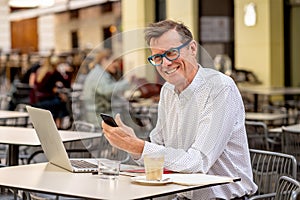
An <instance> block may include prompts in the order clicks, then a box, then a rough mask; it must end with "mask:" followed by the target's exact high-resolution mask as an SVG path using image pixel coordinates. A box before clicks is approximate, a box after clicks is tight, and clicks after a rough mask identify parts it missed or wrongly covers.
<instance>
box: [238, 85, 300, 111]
mask: <svg viewBox="0 0 300 200" xmlns="http://www.w3.org/2000/svg"><path fill="white" fill-rule="evenodd" d="M239 90H240V91H241V92H244V93H248V94H252V95H254V111H255V112H257V111H258V96H259V95H264V96H267V97H268V98H269V97H270V96H280V95H284V96H292V95H300V87H239Z"/></svg>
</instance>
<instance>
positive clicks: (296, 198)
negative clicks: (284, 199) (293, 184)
mask: <svg viewBox="0 0 300 200" xmlns="http://www.w3.org/2000/svg"><path fill="white" fill-rule="evenodd" d="M291 200H300V188H298V189H297V190H295V191H293V192H292V196H291Z"/></svg>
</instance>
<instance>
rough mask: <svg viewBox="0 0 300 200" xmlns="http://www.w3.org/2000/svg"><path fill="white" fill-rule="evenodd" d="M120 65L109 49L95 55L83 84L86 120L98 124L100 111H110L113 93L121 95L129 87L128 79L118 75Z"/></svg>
mask: <svg viewBox="0 0 300 200" xmlns="http://www.w3.org/2000/svg"><path fill="white" fill-rule="evenodd" d="M120 67H121V66H120V60H119V59H114V58H113V56H112V52H111V50H109V49H103V50H101V51H100V52H98V54H97V55H96V57H95V60H94V67H93V68H92V69H91V70H90V72H89V73H88V75H87V77H86V79H85V82H84V86H83V101H84V106H85V113H86V116H85V120H86V121H88V122H90V123H93V124H99V122H98V118H99V114H100V113H111V112H112V109H111V98H112V95H113V93H114V94H120V96H122V95H123V92H124V91H125V90H127V89H129V86H130V85H129V81H127V80H126V79H121V78H120V76H119V74H120ZM114 100H115V99H114Z"/></svg>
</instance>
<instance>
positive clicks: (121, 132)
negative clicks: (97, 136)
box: [102, 114, 145, 156]
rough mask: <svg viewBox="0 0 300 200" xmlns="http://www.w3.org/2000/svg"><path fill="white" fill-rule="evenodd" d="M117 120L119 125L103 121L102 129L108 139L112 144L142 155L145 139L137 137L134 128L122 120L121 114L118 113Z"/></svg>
mask: <svg viewBox="0 0 300 200" xmlns="http://www.w3.org/2000/svg"><path fill="white" fill-rule="evenodd" d="M115 120H116V122H117V124H118V127H111V126H109V125H107V124H106V123H105V122H104V121H102V129H103V133H104V135H105V137H106V139H107V140H108V141H109V143H110V144H111V145H112V146H115V147H117V148H119V149H121V150H123V151H127V152H128V153H131V154H134V155H136V156H140V155H141V154H142V152H143V149H144V145H145V141H143V140H141V139H139V138H138V137H136V135H135V133H134V131H133V129H132V128H130V127H129V126H126V125H125V124H124V123H123V122H122V120H121V117H120V114H117V115H116V118H115Z"/></svg>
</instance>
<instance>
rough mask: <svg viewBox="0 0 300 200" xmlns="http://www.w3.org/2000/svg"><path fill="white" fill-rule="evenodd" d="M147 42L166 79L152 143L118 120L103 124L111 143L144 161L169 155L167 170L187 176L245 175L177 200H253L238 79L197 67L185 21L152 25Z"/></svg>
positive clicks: (151, 134) (194, 45)
mask: <svg viewBox="0 0 300 200" xmlns="http://www.w3.org/2000/svg"><path fill="white" fill-rule="evenodd" d="M145 39H146V42H147V43H148V44H149V46H150V49H151V56H149V58H148V61H149V62H150V63H151V64H152V65H153V66H154V67H156V69H157V71H158V72H159V74H160V75H161V76H162V77H163V78H164V79H165V80H166V83H165V84H164V85H163V87H162V90H161V94H160V101H159V106H158V121H157V124H156V127H155V128H154V129H153V130H152V131H151V133H150V140H151V142H147V141H143V140H141V139H139V138H137V137H136V136H135V133H134V131H133V129H132V128H130V127H128V126H126V125H125V124H124V123H123V122H122V120H121V119H120V115H117V116H116V121H117V124H118V125H119V127H111V126H109V125H107V124H105V123H104V122H102V128H103V132H104V134H105V137H106V138H107V139H108V140H109V142H110V143H111V144H112V145H113V146H116V147H118V148H120V149H122V150H124V151H127V152H129V153H131V154H132V156H133V158H134V159H136V162H138V163H143V157H144V155H145V154H147V153H163V154H164V155H165V166H164V167H165V168H167V169H169V170H172V171H177V172H185V173H205V174H214V175H221V176H230V177H240V178H241V181H240V182H235V183H231V184H227V185H222V186H214V187H211V188H207V189H201V190H196V191H193V192H187V193H183V194H178V196H177V197H176V199H197V200H198V199H205V200H207V199H247V196H248V195H250V194H253V193H254V192H255V191H256V189H257V186H256V185H255V184H254V182H253V180H252V169H251V165H250V156H249V149H248V144H247V136H246V131H245V125H244V124H245V121H244V119H245V111H244V105H243V102H242V98H241V95H240V93H239V90H238V89H237V87H236V85H235V83H234V81H233V80H232V79H231V78H230V77H228V76H226V75H224V74H222V73H220V72H218V71H216V70H213V69H209V68H204V67H202V66H200V64H198V63H197V59H196V55H197V43H196V41H195V40H193V36H192V34H191V32H190V31H189V29H188V28H187V27H186V26H185V25H184V24H182V23H178V22H174V21H171V20H165V21H161V22H158V23H153V24H150V26H149V27H148V28H147V29H146V30H145Z"/></svg>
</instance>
